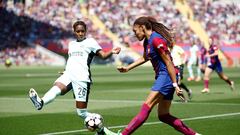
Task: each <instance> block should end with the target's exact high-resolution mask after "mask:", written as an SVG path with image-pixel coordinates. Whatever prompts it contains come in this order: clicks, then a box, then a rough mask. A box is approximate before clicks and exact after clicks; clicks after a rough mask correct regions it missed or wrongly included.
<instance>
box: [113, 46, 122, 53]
mask: <svg viewBox="0 0 240 135" xmlns="http://www.w3.org/2000/svg"><path fill="white" fill-rule="evenodd" d="M120 51H121V48H120V47H115V48H113V49H112V53H113V54H119V53H120Z"/></svg>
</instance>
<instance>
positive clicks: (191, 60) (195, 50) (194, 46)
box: [187, 41, 201, 81]
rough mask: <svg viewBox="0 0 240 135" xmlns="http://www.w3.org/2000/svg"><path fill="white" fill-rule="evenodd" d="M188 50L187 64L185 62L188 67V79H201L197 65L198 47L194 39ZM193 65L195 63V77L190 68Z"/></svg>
mask: <svg viewBox="0 0 240 135" xmlns="http://www.w3.org/2000/svg"><path fill="white" fill-rule="evenodd" d="M189 51H190V57H189V59H188V64H187V69H188V73H189V77H188V81H192V80H194V79H195V81H200V80H201V70H200V68H199V66H198V51H199V48H198V46H197V44H196V41H194V43H193V44H191V46H190V49H189ZM193 65H195V66H196V69H197V78H195V77H194V74H193V69H192V66H193Z"/></svg>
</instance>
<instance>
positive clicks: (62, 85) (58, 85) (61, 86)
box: [54, 82, 68, 95]
mask: <svg viewBox="0 0 240 135" xmlns="http://www.w3.org/2000/svg"><path fill="white" fill-rule="evenodd" d="M54 85H55V86H57V87H58V88H59V89H60V90H61V94H60V95H65V94H66V93H67V92H68V90H67V86H65V85H64V84H62V83H60V82H55V83H54Z"/></svg>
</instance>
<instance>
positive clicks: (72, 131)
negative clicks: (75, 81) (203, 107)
mask: <svg viewBox="0 0 240 135" xmlns="http://www.w3.org/2000/svg"><path fill="white" fill-rule="evenodd" d="M235 115H240V112H236V113H226V114H218V115H207V116H200V117H193V118H185V119H182V121H192V120H202V119H210V118H218V117H227V116H235ZM160 123H162V122H160V121H156V122H147V123H144V124H143V125H155V124H160ZM126 126H127V125H119V126H111V127H108V128H109V129H115V128H124V127H126ZM86 131H87V129H82V130H71V131H63V132H54V133H44V134H40V135H60V134H69V133H80V132H86Z"/></svg>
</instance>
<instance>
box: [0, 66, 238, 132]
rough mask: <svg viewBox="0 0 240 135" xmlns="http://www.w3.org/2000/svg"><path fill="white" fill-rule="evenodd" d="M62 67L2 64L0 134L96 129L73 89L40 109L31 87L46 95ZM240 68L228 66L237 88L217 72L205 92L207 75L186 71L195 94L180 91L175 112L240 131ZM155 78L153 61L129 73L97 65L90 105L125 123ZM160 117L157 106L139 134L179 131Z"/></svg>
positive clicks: (199, 125)
mask: <svg viewBox="0 0 240 135" xmlns="http://www.w3.org/2000/svg"><path fill="white" fill-rule="evenodd" d="M63 68H64V67H11V68H10V69H5V68H4V67H0V93H1V94H0V135H34V134H46V133H55V134H61V133H58V132H65V133H64V134H72V135H77V134H81V135H91V134H94V133H92V132H88V131H86V130H84V129H85V128H84V126H83V121H82V120H81V119H80V118H79V117H78V116H77V114H76V111H75V101H74V99H73V95H72V92H69V93H68V94H66V95H65V96H61V97H58V98H57V99H56V100H55V101H54V102H53V103H51V104H49V105H47V106H45V107H44V108H43V110H41V111H36V110H35V108H34V107H33V105H32V103H31V102H30V100H29V99H28V90H29V88H31V87H33V88H35V89H36V90H37V91H38V93H39V95H40V96H43V94H44V93H45V92H46V91H47V90H48V89H49V88H50V87H51V86H52V83H53V82H54V81H55V80H56V78H57V77H58V76H59V75H58V73H57V72H58V71H61V70H62V69H63ZM239 71H240V70H239V68H231V69H226V68H225V69H224V72H225V73H226V75H227V76H229V77H230V78H231V79H232V80H234V81H235V86H236V91H233V92H232V91H231V90H230V88H229V86H228V85H227V84H226V83H225V82H224V81H222V80H220V79H219V78H218V76H217V75H216V73H213V74H212V78H211V81H210V90H211V93H209V94H201V92H200V91H201V90H202V89H203V82H202V81H201V82H187V81H186V78H187V72H186V71H185V80H184V82H185V84H186V85H187V86H188V87H189V88H191V89H192V90H193V99H192V101H191V102H189V103H180V102H178V101H179V98H178V97H177V96H175V97H174V100H173V101H174V103H173V105H172V107H171V112H172V114H173V115H175V116H177V117H179V118H181V119H183V120H185V121H184V123H185V124H187V125H188V126H190V127H191V128H193V129H194V130H196V131H198V132H199V133H202V134H203V135H216V134H218V135H225V134H228V135H239V134H240V129H239V125H240V95H239V90H240V89H239V88H240V85H239V84H240V73H239ZM153 78H154V73H153V70H152V68H151V67H139V68H137V69H135V70H133V71H130V72H129V73H124V74H120V73H118V71H117V70H116V68H115V67H111V66H95V65H93V66H92V79H93V82H94V84H93V85H92V86H91V93H90V100H89V105H88V108H89V111H90V112H96V113H99V114H101V115H102V116H103V117H104V123H105V125H106V126H108V127H113V128H112V130H113V131H117V130H119V129H123V127H124V125H127V124H128V122H129V121H130V120H131V119H132V118H133V117H134V116H135V115H136V114H137V113H138V111H139V109H140V106H141V104H142V102H143V101H144V99H145V98H146V96H147V94H148V93H149V89H150V88H151V86H152V84H153V81H154V80H153ZM232 113H236V114H232ZM222 114H223V115H222ZM229 114H230V115H229ZM218 115H219V116H218ZM225 115H227V116H225ZM228 115H229V116H228ZM202 116H203V117H202ZM156 122H157V123H156ZM158 122H159V121H158V119H157V113H156V108H154V109H153V110H152V113H151V115H150V116H149V119H148V120H147V121H146V123H147V124H146V125H144V126H142V127H140V129H139V130H137V131H136V132H135V134H137V135H146V134H147V135H157V134H164V135H167V134H169V135H179V134H180V133H178V132H177V131H175V130H174V129H172V127H170V126H168V125H166V124H163V123H160V124H159V123H158ZM118 127H119V128H118Z"/></svg>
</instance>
